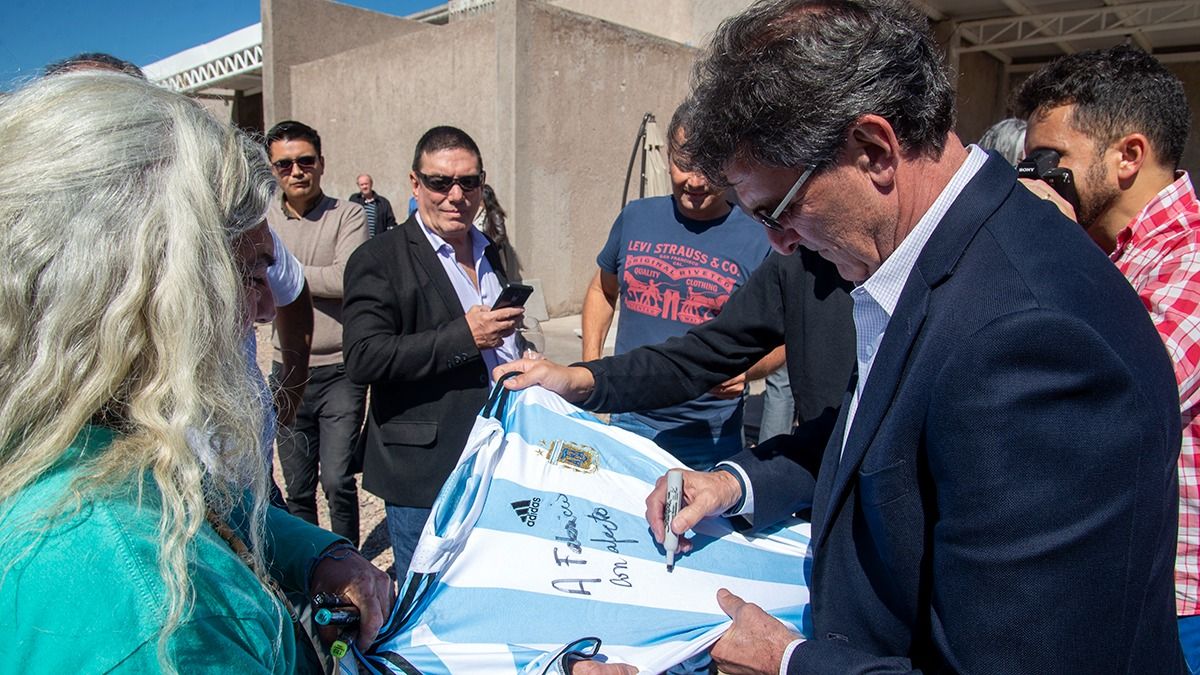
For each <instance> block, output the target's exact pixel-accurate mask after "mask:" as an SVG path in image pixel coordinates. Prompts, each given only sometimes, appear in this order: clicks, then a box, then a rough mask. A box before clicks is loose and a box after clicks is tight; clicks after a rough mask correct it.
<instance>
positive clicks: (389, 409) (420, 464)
mask: <svg viewBox="0 0 1200 675" xmlns="http://www.w3.org/2000/svg"><path fill="white" fill-rule="evenodd" d="M484 255H485V256H487V259H488V261H489V262H490V263H491V265H492V268H493V269H495V270H496V274H497V275H498V276H499V277H500V283H501V285H502V286H503V285H506V284H507V280H506V279H505V278H504V273H503V271H502V267H501V265H500V261H499V259H498V257H497V255H496V251H495V247H494V246H492V245H490V244H489V245H488V247H487V249H486V250H485V252H484ZM344 303H345V304H344V309H343V313H342V325H343V337H344V342H343V350H344V353H345V360H346V374H347V375H348V376H349V377H350V379H351V380H352V381H354V382H357V383H359V384H369V385H371V403H370V406H369V407H368V410H367V424H366V428H365V429H364V432H363V435H364V438H363V440H362V441H361V442H362V443H363V444H364V451H365V455H364V458H363V487H364V488H366V489H367V490H368V491H370V492H371V493H373V494H376V495H378V496H380V497H381V498H383V500H384V501H386V502H387V503H389V504H396V505H400V506H420V507H428V506H430V505H432V504H433V500H434V498H435V497H436V496H437V493H438V490H440V489H441V487H442V483H444V482H445V480H446V477H447V476H449V475H450V471H451V470H452V469H453V468H454V465H455V463H456V462H457V461H458V458H459V455H460V454H462V450H463V446H464V445H465V444H466V441H467V435H468V434H469V433H470V430H471V426H472V424H474V422H475V415H476V414H477V413H478V412H479V410H480V409H481V408H482V407H483V404H484V402H485V401H486V399H487V393H488V373H487V369H486V366H485V365H484V361H483V357H482V356H481V355H480V353H479V350H478V349H477V348H476V347H475V340H474V338H473V337H472V336H471V329H470V328H469V327H468V326H467V320H466V316H465V314H464V312H463V309H462V305H461V303H460V302H459V300H458V296H457V295H456V294H455V293H454V287H453V286H452V285H451V284H450V279H449V278H448V277H447V276H446V272H445V270H444V269H443V268H442V265H441V263H440V262H439V261H438V258H437V254H436V253H435V252H434V251H433V248H432V247H431V246H430V245H429V240H428V239H427V238H426V237H425V234H424V233H423V232H422V231H421V226H420V225H419V224H418V223H417V220H416V217H415V216H410V217H409V219H408V220H407V221H405V222H404V224H403V225H401V226H400V227H398V228H396V229H393V230H389V231H387V232H384V233H383V234H380V235H378V236H376V237H375V238H373V239H370V240H368V241H367V242H366V243H365V244H363V245H362V246H360V247H359V248H358V250H356V251H355V252H354V255H352V256H350V260H349V262H348V263H347V264H346V279H345V301H344Z"/></svg>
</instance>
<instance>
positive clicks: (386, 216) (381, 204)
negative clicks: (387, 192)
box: [349, 192, 396, 236]
mask: <svg viewBox="0 0 1200 675" xmlns="http://www.w3.org/2000/svg"><path fill="white" fill-rule="evenodd" d="M349 199H350V201H352V202H354V203H355V204H358V205H359V206H362V207H364V208H366V206H365V205H366V200H365V199H363V196H362V193H361V192H355V193H354V194H352V195H350V197H349ZM395 227H396V212H395V211H393V210H392V203H391V202H389V201H388V200H387V199H386V198H384V196H383V195H381V194H379V193H378V192H376V193H375V236H379V235H381V234H383V233H384V232H387V231H388V230H391V229H393V228H395Z"/></svg>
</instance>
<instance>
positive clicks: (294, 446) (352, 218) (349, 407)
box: [266, 120, 367, 546]
mask: <svg viewBox="0 0 1200 675" xmlns="http://www.w3.org/2000/svg"><path fill="white" fill-rule="evenodd" d="M266 144H267V154H268V158H269V159H270V161H271V165H272V168H273V169H274V171H275V176H276V178H277V179H278V180H279V186H280V188H281V190H280V191H281V193H282V194H280V195H279V197H278V198H277V199H273V200H272V203H271V208H270V209H269V210H268V211H267V222H268V224H270V226H271V229H273V230H274V231H275V232H276V233H277V234H278V235H279V238H280V239H282V240H283V242H284V244H286V246H287V248H288V250H289V251H291V252H292V254H293V255H295V256H296V258H297V259H298V260H299V261H300V263H301V265H302V267H303V270H304V278H305V280H306V281H307V282H308V288H309V292H310V293H311V295H312V304H313V310H314V311H313V336H312V349H311V353H310V356H309V369H308V372H307V374H306V378H303V379H307V381H308V385H307V387H305V389H304V396H303V397H302V398H301V401H300V407H299V409H298V410H297V411H296V417H295V421H294V422H293V423H292V424H291V425H289V426H287V427H285V428H284V429H281V430H280V433H279V435H278V443H279V462H280V465H281V466H282V467H283V479H284V483H285V486H286V490H287V505H288V510H289V511H291V512H292V514H294V515H296V516H299V517H300V518H303V519H304V520H307V521H308V522H310V523H313V524H317V522H318V520H317V498H316V493H317V482H318V476H319V479H320V483H321V486H322V488H324V490H325V496H326V498H327V499H328V502H329V523H330V526H329V529H331V530H333V531H334V532H335V533H337V534H340V535H342V536H343V537H345V538H347V539H349V540H350V541H351V542H353V543H354V544H355V545H356V546H357V545H358V541H359V513H358V485H357V482H356V480H355V478H354V473H355V468H356V467H355V463H356V462H355V461H354V449H355V446H356V445H357V441H358V433H359V429H360V427H361V426H362V418H363V407H364V403H365V399H366V387H364V386H362V385H359V384H355V383H354V382H352V381H350V379H349V378H347V377H346V369H345V366H344V365H343V359H342V277H343V274H344V269H345V266H346V261H347V260H348V259H349V258H350V254H351V253H352V252H353V251H354V249H356V248H358V246H359V245H360V244H362V243H363V242H364V241H366V239H367V227H366V217H365V216H364V214H363V210H362V207H361V206H359V205H358V204H353V203H350V202H346V201H342V200H339V199H334V198H333V197H330V196H329V195H326V194H325V193H324V192H323V191H322V190H321V176H322V174H323V173H324V171H325V158H324V157H323V156H322V154H321V137H320V135H318V134H317V131H316V130H315V129H313V128H312V127H310V126H308V125H306V124H303V123H301V122H295V121H291V120H289V121H285V122H280V123H279V124H276V125H275V126H274V127H272V128H271V129H270V131H268V132H267V137H266ZM286 362H287V361H285V360H284V354H283V353H282V350H281V348H280V344H279V341H278V337H276V340H275V358H274V365H273V366H272V380H273V384H274V385H275V386H279V383H281V382H285V381H290V380H294V379H295V378H296V374H295V373H287V372H283V365H282V364H283V363H286ZM303 379H302V380H301V381H303Z"/></svg>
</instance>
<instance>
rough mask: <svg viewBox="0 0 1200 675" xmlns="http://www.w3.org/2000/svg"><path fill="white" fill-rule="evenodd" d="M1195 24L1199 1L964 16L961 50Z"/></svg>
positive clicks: (1198, 18) (1199, 17)
mask: <svg viewBox="0 0 1200 675" xmlns="http://www.w3.org/2000/svg"><path fill="white" fill-rule="evenodd" d="M1198 24H1200V2H1195V0H1167V1H1160V2H1143V3H1135V4H1128V5H1114V6H1109V7H1100V8H1096V9H1085V10H1074V11H1068V12H1048V13H1044V14H1030V15H1026V16H1017V17H1004V18H997V19H981V20H977V21H964V22H962V23H961V24H959V26H958V28H959V30H960V31H961V33H962V35H963V38H964V39H965V40H967V41H968V42H971V43H973V44H971V45H970V46H967V47H963V48H962V49H963V51H986V50H988V49H1004V48H1009V47H1019V46H1025V45H1037V44H1053V43H1058V42H1061V41H1063V40H1069V39H1087V38H1096V37H1109V36H1113V35H1132V34H1134V33H1137V32H1138V31H1146V32H1149V31H1156V30H1168V29H1171V30H1174V29H1180V28H1191V27H1193V26H1195V25H1198Z"/></svg>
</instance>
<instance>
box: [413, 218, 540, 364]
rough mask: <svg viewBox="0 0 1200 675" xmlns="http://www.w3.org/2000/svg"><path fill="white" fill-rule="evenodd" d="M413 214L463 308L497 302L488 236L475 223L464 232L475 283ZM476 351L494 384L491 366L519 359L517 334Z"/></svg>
mask: <svg viewBox="0 0 1200 675" xmlns="http://www.w3.org/2000/svg"><path fill="white" fill-rule="evenodd" d="M414 215H415V216H416V217H417V223H418V224H419V225H420V226H421V231H422V232H424V233H425V238H426V239H428V240H429V245H430V246H432V247H433V251H434V253H436V254H437V257H438V261H439V262H440V263H442V269H443V270H445V271H446V276H447V277H449V279H450V284H451V285H452V286H454V293H455V294H456V295H457V296H458V302H459V304H461V305H462V309H463V311H464V312H466V311H467V310H469V309H470V308H471V307H472V306H474V305H483V306H484V307H491V306H492V305H493V304H494V303H495V302H496V298H498V297H500V291H501V290H502V289H501V287H500V277H498V276H496V271H495V270H493V269H492V264H491V263H490V262H488V259H487V257H486V256H484V255H483V251H484V249H486V248H487V238H486V237H484V236H483V233H482V232H480V231H479V230H477V229H475V227H474V226H472V227H471V229H470V230H468V231H467V235H468V236H469V237H470V239H471V259H472V260H473V261H474V263H475V278H476V279H478V280H479V284H478V286H476V284H474V283H472V282H471V277H469V276H467V273H466V272H465V271H463V269H462V267H460V266H459V264H458V261H457V260H456V259H455V258H454V247H453V246H451V245H450V244H449V243H447V242H446V240H445V239H442V238H441V237H440V236H438V234H437V233H436V232H434V231H433V230H431V229H429V228H428V227H427V226H426V225H425V222H424V221H423V220H421V213H420V212H419V211H418V212H416V213H415V214H414ZM479 354H480V355H481V356H483V362H484V364H485V365H486V366H487V373H488V382H489V383H490V384H494V381H493V380H492V369H493V368H495V367H496V366H498V365H500V364H501V363H507V362H509V361H513V360H515V359H517V358H519V356H518V353H517V339H516V334H515V333H514V334H513V335H509V336H508V337H506V338H504V340H503V341H502V342H501V343H500V346H499V347H496V348H494V349H480V350H479Z"/></svg>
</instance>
